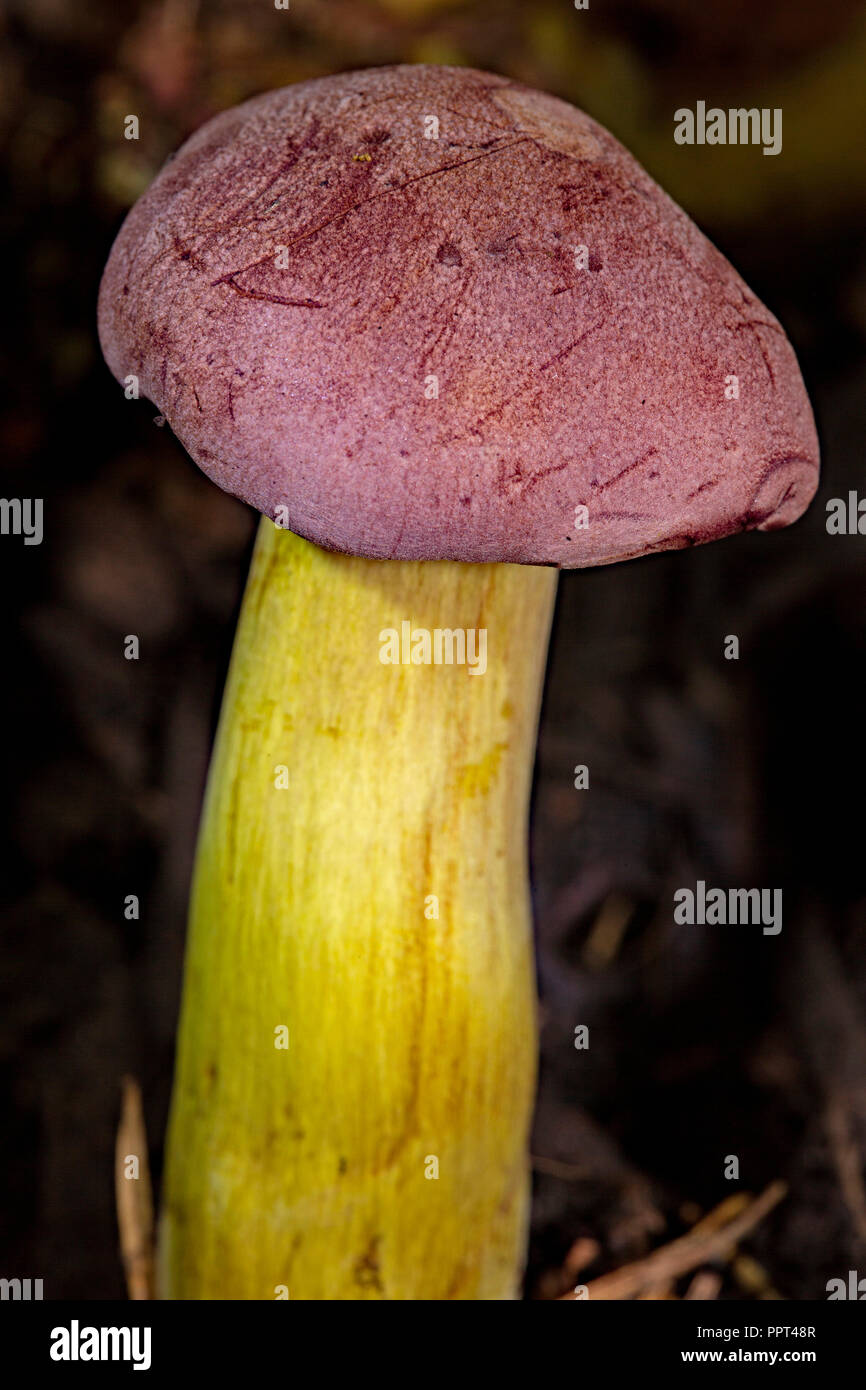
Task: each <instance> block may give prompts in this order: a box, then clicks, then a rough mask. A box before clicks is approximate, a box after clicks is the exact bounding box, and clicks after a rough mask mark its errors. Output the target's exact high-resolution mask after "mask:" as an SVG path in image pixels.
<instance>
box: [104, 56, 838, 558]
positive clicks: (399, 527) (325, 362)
mask: <svg viewBox="0 0 866 1390" xmlns="http://www.w3.org/2000/svg"><path fill="white" fill-rule="evenodd" d="M99 332H100V339H101V342H102V348H103V351H104V354H105V357H106V360H107V362H108V364H109V366H110V368H111V370H112V372H113V373H114V375H115V376H116V377H117V378H118V379H119V380H121V381H123V380H125V379H126V378H127V377H129V376H130V375H134V376H137V377H138V379H139V385H140V390H141V392H142V393H143V394H145V395H147V396H148V397H149V398H150V399H151V400H152V401H153V402H154V403H155V404H156V405H157V406H158V408H159V410H160V411H161V413H162V414H163V415H164V416H165V417H166V419H167V420H168V421H169V422H170V424H171V426H172V428H173V429H174V431H175V433H176V434H177V436H178V438H179V439H180V440H181V441H182V443H183V444H184V445H185V447H186V448H187V450H188V451H189V453H190V454H191V455H192V457H193V459H194V460H195V461H196V463H197V464H198V465H199V466H200V467H201V468H202V469H203V470H204V472H205V473H207V474H208V476H209V477H211V478H212V479H213V480H214V481H215V482H216V483H218V484H219V486H220V487H222V488H224V489H225V490H226V491H227V492H230V493H233V494H234V495H236V496H238V497H240V498H242V499H243V500H244V501H246V502H248V503H250V504H251V505H252V506H254V507H257V508H258V509H259V510H260V511H262V512H264V513H266V514H267V515H269V516H271V517H273V518H275V519H276V520H278V521H279V522H280V523H281V524H284V525H286V526H288V527H290V528H291V529H292V530H293V531H296V532H297V533H298V534H300V535H302V536H305V537H307V538H308V539H310V540H312V541H315V542H316V543H317V544H318V545H320V546H324V547H326V548H329V549H334V550H340V551H345V552H348V553H351V554H358V555H366V556H378V557H389V558H398V559H456V560H466V561H491V560H493V561H516V562H519V563H524V564H553V565H560V566H563V567H576V566H583V565H597V564H606V563H609V562H611V561H614V560H621V559H626V558H629V557H631V556H636V555H642V554H645V553H647V552H649V551H654V550H667V549H673V548H677V547H682V546H686V545H691V544H694V543H696V542H700V541H707V540H713V539H715V538H717V537H720V536H724V535H728V534H731V533H733V532H736V531H741V530H749V529H752V528H758V529H759V530H773V529H775V528H777V527H780V526H786V525H788V524H789V523H790V522H792V521H794V520H796V518H797V517H798V516H800V514H801V513H802V512H803V511H804V510H805V508H806V506H807V505H808V503H809V501H810V500H811V498H812V496H813V495H814V492H815V489H816V486H817V473H818V441H817V437H816V433H815V426H814V421H813V418H812V412H811V409H810V407H809V401H808V398H807V396H806V392H805V389H804V386H803V382H802V378H801V376H800V372H799V369H798V366H797V361H796V358H795V356H794V352H793V350H792V348H791V346H790V344H789V342H788V340H787V338H786V337H785V334H784V332H783V330H782V328H781V327H780V326H779V324H778V323H777V321H776V320H775V318H773V316H772V314H770V313H769V312H768V310H767V309H765V308H764V306H763V305H762V304H761V303H760V301H759V300H758V299H756V297H755V296H754V295H753V294H752V293H751V291H750V290H749V289H748V288H747V286H746V285H745V284H744V283H743V281H742V280H741V279H740V277H739V276H738V275H737V274H736V272H735V271H734V270H733V268H732V267H731V266H730V264H729V263H728V262H727V261H726V260H725V258H724V257H723V256H722V255H721V254H720V253H719V252H718V251H717V250H716V249H715V247H714V246H712V244H711V243H710V242H709V241H708V240H707V239H706V237H704V236H703V235H702V233H701V232H699V231H698V229H697V227H696V226H695V225H694V223H693V222H691V221H690V219H689V218H688V217H687V216H686V215H685V213H683V212H682V211H681V209H680V208H678V207H677V206H676V204H675V203H673V202H672V201H671V200H670V198H668V197H667V195H666V194H665V193H663V192H662V190H661V189H660V188H659V187H658V185H657V184H655V183H654V182H653V180H652V179H651V178H649V176H648V175H647V174H646V172H645V171H644V170H643V169H642V168H641V167H640V165H639V164H638V163H637V162H636V161H635V160H634V159H633V158H632V157H631V155H630V154H628V152H627V151H626V150H625V149H624V148H623V147H622V145H620V144H619V143H618V142H617V141H616V140H615V139H614V138H613V137H612V136H611V135H610V134H609V133H608V132H607V131H606V130H604V129H603V128H602V127H601V126H599V125H598V124H597V123H596V122H595V121H593V120H591V119H590V117H589V116H586V115H584V113H583V112H582V111H578V110H577V109H575V108H574V107H572V106H570V105H568V104H567V103H566V102H563V101H560V100H558V99H557V98H555V97H552V96H547V95H545V94H543V93H541V92H536V91H533V90H531V89H530V88H527V87H524V86H521V85H520V84H518V83H515V82H511V81H508V80H507V79H505V78H503V77H498V76H494V75H492V74H490V73H483V72H477V71H474V70H472V69H469V68H446V67H431V66H401V67H387V68H377V69H372V70H368V71H363V72H353V73H348V74H343V75H340V76H336V77H326V78H321V79H318V80H315V81H311V82H303V83H300V84H299V85H297V86H293V87H286V88H283V89H282V90H280V91H274V92H268V93H266V94H265V95H264V96H260V97H256V98H255V99H253V100H252V101H248V102H245V103H244V104H243V105H242V106H238V107H235V108H233V109H232V110H229V111H226V112H224V113H223V114H222V115H219V116H217V117H216V118H215V119H213V120H211V121H209V122H208V123H207V124H206V125H205V126H203V127H202V128H201V129H200V130H199V131H197V133H196V134H194V135H193V136H192V138H191V139H190V140H188V141H187V142H186V144H185V145H184V146H183V147H182V149H181V150H180V151H179V152H178V153H177V154H176V155H175V156H174V157H172V158H171V159H170V160H169V161H168V162H167V164H166V165H165V167H164V168H163V170H162V171H161V173H160V174H159V176H158V177H157V178H156V180H155V181H154V183H153V184H152V186H151V187H150V189H149V190H148V191H147V193H145V194H144V196H143V197H142V198H141V199H140V200H139V201H138V202H137V203H136V205H135V206H134V208H133V209H132V211H131V212H130V213H129V216H128V217H127V219H126V221H125V222H124V224H123V227H122V228H121V231H120V233H119V235H118V237H117V240H116V242H115V244H114V247H113V249H112V252H111V255H110V258H109V261H108V265H107V267H106V270H105V274H104V277H103V280H102V286H101V290H100V299H99Z"/></svg>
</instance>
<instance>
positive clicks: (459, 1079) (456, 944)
mask: <svg viewBox="0 0 866 1390" xmlns="http://www.w3.org/2000/svg"><path fill="white" fill-rule="evenodd" d="M556 581H557V571H556V570H555V569H552V568H541V567H538V568H536V567H527V566H520V565H505V564H489V565H488V564H484V565H471V564H460V563H456V562H452V561H444V562H443V561H429V562H423V563H419V562H412V561H381V560H367V559H358V558H353V557H347V556H344V555H340V554H335V553H331V552H327V551H324V550H321V549H319V548H318V547H316V546H314V545H311V544H310V543H309V542H307V541H304V540H301V539H299V538H298V537H297V536H295V535H293V534H291V533H290V532H288V531H280V530H278V529H276V528H275V527H274V525H273V524H272V523H271V522H270V521H269V520H267V519H266V520H264V521H263V522H262V524H261V527H260V530H259V536H258V541H257V545H256V550H255V555H254V558H253V564H252V570H251V574H250V580H249V584H248V588H247V593H246V596H245V599H244V604H243V611H242V614H241V620H240V626H239V630H238V635H237V640H236V645H235V650H234V654H233V658H232V664H231V670H230V673H229V678H228V684H227V689H226V694H225V700H224V704H223V710H222V716H221V720H220V727H219V732H218V737H217V743H216V748H215V752H214V758H213V763H212V766H211V771H210V776H209V781H208V788H207V796H206V801H205V808H204V813H203V820H202V825H201V830H200V837H199V845H198V853H197V861H196V869H195V879H194V885H193V896H192V905H191V918H190V935H189V942H188V947H187V960H186V977H185V986H184V997H183V1006H182V1016H181V1026H180V1035H179V1041H178V1056H177V1070H176V1076H175V1086H174V1095H173V1100H172V1114H171V1121H170V1127H169V1137H168V1152H167V1158H166V1177H165V1188H164V1194H163V1210H162V1219H161V1235H160V1294H161V1296H162V1297H163V1298H180V1299H190V1298H191V1299H211V1298H212V1299H217V1298H218V1299H235V1298H237V1299H273V1298H279V1297H281V1296H289V1297H291V1298H300V1299H328V1300H330V1299H364V1298H386V1299H504V1298H511V1297H514V1296H516V1294H517V1292H518V1285H519V1277H520V1272H521V1267H522V1260H523V1254H524V1246H525V1238H526V1224H527V1206H528V1168H527V1138H528V1128H529V1122H530V1116H531V1108H532V1100H533V1091H534V1084H535V1072H536V1028H535V1003H534V999H535V980H534V971H533V956H532V939H531V921H530V900H529V885H528V872H527V866H528V856H527V812H528V801H529V792H530V784H531V777H532V766H533V759H534V750H535V737H536V729H537V721H538V708H539V699H540V693H541V688H542V681H543V677H544V667H545V658H546V651H547V640H548V633H549V628H550V618H551V613H552V608H553V601H554V596H555V593H556ZM407 620H408V622H409V623H411V628H412V634H413V637H412V643H413V646H414V648H415V652H416V655H417V654H421V655H423V654H424V653H423V652H422V651H421V644H423V642H424V638H423V635H419V632H420V630H421V629H426V630H427V631H428V632H429V633H430V634H431V644H432V645H431V654H433V655H434V656H435V652H436V647H435V641H433V639H434V638H435V630H436V629H439V630H440V631H442V630H444V629H449V630H450V637H449V636H446V637H445V638H444V639H443V645H442V649H441V651H440V656H441V657H443V658H444V657H445V656H446V654H447V652H448V651H449V645H450V641H451V640H454V641H455V643H456V645H455V647H454V648H453V649H452V655H456V656H457V657H458V658H459V655H460V649H459V638H458V639H454V638H453V634H454V631H455V630H456V629H464V630H469V631H470V632H471V633H474V634H476V635H477V634H480V632H481V630H485V632H486V641H487V648H486V669H484V670H482V666H483V664H484V663H482V661H481V660H480V652H481V651H482V650H483V639H480V637H478V636H476V645H475V646H472V645H470V646H469V648H468V654H469V655H470V656H472V655H473V654H474V656H475V658H476V660H475V668H474V669H475V673H474V674H473V666H472V665H470V664H468V662H467V663H466V664H456V663H455V664H447V663H446V661H445V660H443V661H442V664H436V663H435V661H434V662H432V663H431V664H412V663H410V664H403V663H402V661H400V655H402V653H398V661H399V664H386V663H385V662H384V660H383V657H385V656H387V655H388V654H389V652H388V649H387V643H386V638H385V637H384V636H383V633H384V630H387V629H393V630H395V631H396V634H397V638H398V643H399V642H400V641H403V640H405V629H403V627H402V624H403V623H404V622H405V621H407ZM391 654H392V655H393V650H392V652H391ZM286 1044H287V1045H286Z"/></svg>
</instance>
